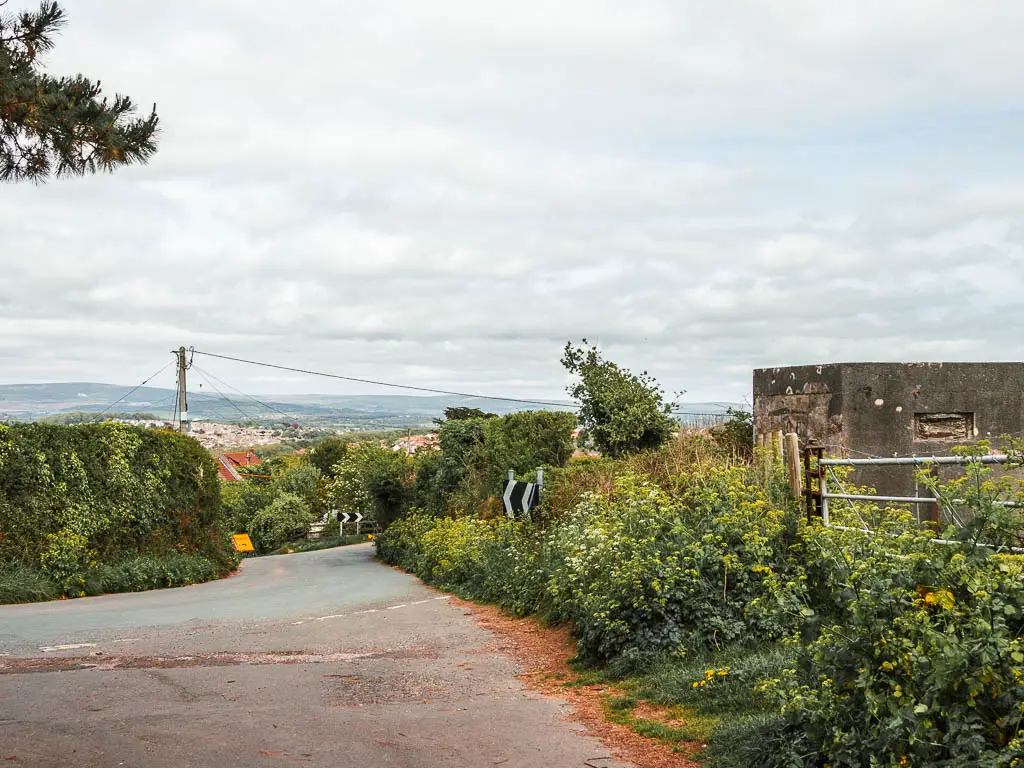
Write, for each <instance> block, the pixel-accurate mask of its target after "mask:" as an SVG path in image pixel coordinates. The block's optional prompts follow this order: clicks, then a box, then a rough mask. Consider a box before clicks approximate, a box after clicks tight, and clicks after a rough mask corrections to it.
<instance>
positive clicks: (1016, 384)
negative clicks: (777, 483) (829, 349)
mask: <svg viewBox="0 0 1024 768" xmlns="http://www.w3.org/2000/svg"><path fill="white" fill-rule="evenodd" d="M754 429H755V432H758V433H763V432H771V431H774V430H782V431H784V432H793V431H795V432H796V433H797V434H799V435H800V443H801V445H807V444H808V443H810V442H812V441H813V442H816V443H817V444H819V445H822V446H825V449H826V451H827V452H828V453H831V454H833V455H840V456H854V457H862V456H865V455H869V456H886V457H888V456H932V455H947V454H948V453H949V451H950V449H951V448H954V447H955V446H958V445H968V444H971V443H974V442H976V441H978V440H982V439H990V440H992V441H993V442H994V443H995V444H996V445H1000V444H1001V441H1000V437H1001V436H1002V435H1005V434H1018V435H1019V434H1020V433H1021V431H1022V430H1024V363H833V364H828V365H800V366H792V367H785V368H761V369H758V370H755V371H754ZM951 471H953V470H951ZM855 482H857V483H861V484H864V485H872V486H874V487H875V488H877V490H878V491H879V492H880V493H886V494H894V495H908V494H910V493H911V492H913V490H914V480H913V472H912V471H910V470H908V469H906V468H885V469H882V468H867V467H866V468H862V469H859V470H858V473H857V477H856V478H855Z"/></svg>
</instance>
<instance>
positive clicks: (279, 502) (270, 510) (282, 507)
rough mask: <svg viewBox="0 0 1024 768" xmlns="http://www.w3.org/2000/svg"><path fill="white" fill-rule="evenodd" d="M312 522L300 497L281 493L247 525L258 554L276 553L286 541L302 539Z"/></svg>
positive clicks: (311, 515)
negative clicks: (274, 550) (300, 537)
mask: <svg viewBox="0 0 1024 768" xmlns="http://www.w3.org/2000/svg"><path fill="white" fill-rule="evenodd" d="M315 519H316V516H315V515H314V514H313V510H312V509H311V508H310V506H309V504H308V503H307V502H306V501H305V499H303V498H302V497H301V496H297V495H296V494H294V493H281V494H280V495H278V496H277V497H276V498H275V499H274V500H273V501H272V502H270V504H268V505H267V506H266V507H264V508H263V509H261V510H260V511H259V512H257V513H256V514H255V515H253V518H252V520H250V521H249V533H250V535H251V536H252V541H253V544H254V545H255V546H256V549H257V550H259V551H260V552H269V551H270V550H272V549H277V548H278V547H280V546H281V545H282V544H284V543H285V542H286V541H290V540H291V539H294V538H296V537H298V536H301V535H304V534H305V533H306V530H307V529H308V528H309V524H310V523H312V522H313V521H314V520H315Z"/></svg>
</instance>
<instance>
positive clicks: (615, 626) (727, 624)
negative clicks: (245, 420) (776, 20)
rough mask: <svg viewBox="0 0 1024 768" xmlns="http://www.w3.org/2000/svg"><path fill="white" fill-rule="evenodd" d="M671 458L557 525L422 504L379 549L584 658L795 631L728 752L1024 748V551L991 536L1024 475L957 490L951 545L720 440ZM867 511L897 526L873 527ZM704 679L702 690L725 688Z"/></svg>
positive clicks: (849, 758) (977, 760) (712, 649)
mask: <svg viewBox="0 0 1024 768" xmlns="http://www.w3.org/2000/svg"><path fill="white" fill-rule="evenodd" d="M667 458H669V454H667V453H664V452H662V453H657V454H652V455H651V457H650V460H649V461H647V462H646V463H647V464H648V465H649V466H650V467H651V468H652V472H651V473H650V474H648V475H643V474H630V473H628V472H627V473H624V474H620V475H617V476H615V475H614V473H612V476H610V477H608V478H605V476H604V474H601V473H599V475H600V478H601V479H602V483H603V482H604V479H607V480H608V481H609V482H610V484H611V487H607V486H603V485H602V490H600V491H592V492H589V493H582V494H581V495H580V497H579V498H580V499H581V500H580V501H578V502H577V503H576V504H575V506H574V507H573V508H572V509H571V510H568V511H565V512H563V513H562V514H560V515H559V516H558V517H555V518H553V519H551V518H549V519H548V521H547V523H546V527H544V526H541V527H531V526H526V525H523V524H521V523H515V522H510V521H507V520H486V519H480V518H477V517H457V518H433V517H430V516H427V515H418V514H414V515H411V516H408V517H406V518H404V519H401V520H399V521H397V522H395V523H394V524H393V525H392V526H391V527H390V528H388V529H387V530H386V531H385V532H383V533H382V534H381V535H380V536H379V537H378V539H377V545H378V552H379V555H380V557H381V559H383V560H384V561H385V562H389V563H392V564H395V565H399V566H401V567H403V568H405V569H406V570H410V571H412V572H414V573H416V574H418V575H419V576H420V577H422V578H423V579H424V580H425V581H428V582H430V583H432V584H436V585H438V586H441V587H443V588H445V589H449V590H451V591H455V592H458V593H460V594H462V595H464V596H467V597H470V598H475V599H479V600H484V601H488V602H493V603H497V604H499V605H501V606H503V607H505V608H507V609H509V610H512V611H515V612H518V613H533V614H538V615H541V616H544V617H547V618H550V619H555V620H562V621H567V622H569V623H571V625H572V626H573V629H574V631H575V633H576V635H577V637H578V638H579V651H580V654H581V656H582V657H583V658H584V659H586V660H589V661H592V662H596V663H602V664H610V665H611V667H612V669H611V671H612V673H613V674H620V673H636V672H646V671H649V670H651V669H653V668H654V667H655V666H656V665H664V664H666V663H673V662H672V660H673V659H674V660H676V663H678V660H679V659H680V658H681V657H682V658H683V659H684V664H685V663H687V662H689V661H690V660H691V659H694V658H698V659H702V660H703V659H705V658H707V659H708V667H709V668H711V667H714V668H716V669H719V668H724V667H727V666H732V663H731V662H729V661H726V662H724V663H715V662H714V661H713V660H714V657H715V655H716V654H719V655H721V654H724V658H726V659H729V658H733V657H735V656H736V654H740V656H742V654H743V652H744V649H749V648H754V649H755V650H756V652H757V653H762V655H764V653H766V652H767V651H766V650H765V649H772V648H774V647H776V646H778V645H779V643H780V642H781V643H782V644H783V645H784V647H786V648H787V649H789V650H788V658H787V660H786V663H785V665H784V666H783V667H782V668H779V664H778V663H777V659H776V660H775V661H773V662H772V664H771V665H762V666H764V667H765V672H764V674H765V679H762V680H753V679H748V681H747V684H748V685H750V686H751V687H750V688H749V689H748V690H749V697H748V698H749V700H750V701H752V702H755V706H756V707H757V708H759V709H760V711H759V712H757V713H755V714H754V715H753V716H751V717H746V718H739V717H729V718H726V717H723V719H722V730H721V731H720V732H716V735H715V736H713V738H712V743H711V753H710V755H712V756H713V761H714V762H713V765H715V766H719V767H724V766H729V768H739V766H749V765H756V766H761V767H763V768H772V767H778V768H783V767H786V768H790V767H795V766H808V767H813V768H825V767H826V766H831V767H832V768H839V767H840V766H842V767H843V768H858V767H859V766H891V767H893V768H907V767H908V766H949V767H950V768H953V766H965V767H966V766H1007V768H1009V767H1010V766H1017V767H1018V768H1019V766H1022V765H1024V737H1022V736H1021V727H1022V726H1024V559H1022V558H1019V557H1013V556H1005V555H995V554H993V553H992V551H991V549H990V548H988V547H985V546H979V545H977V544H976V542H978V541H984V542H997V543H998V542H1001V541H1002V538H1003V536H1004V534H1005V532H1006V531H1007V530H1010V529H1013V530H1015V531H1020V529H1021V521H1020V519H1019V516H1018V514H1017V511H1016V510H1015V509H1014V508H1008V507H1005V506H1002V505H1001V504H999V503H997V502H1000V501H1006V500H1007V499H1008V498H1010V497H1011V496H1010V494H1013V493H1016V490H1017V487H1016V486H1014V487H1009V486H1007V487H1005V488H1004V487H1002V486H1001V485H1000V484H999V483H996V482H994V481H992V480H991V471H990V470H988V469H984V468H981V467H980V465H978V466H973V467H970V468H969V474H968V481H957V482H955V483H953V484H951V485H950V487H949V488H948V489H945V491H948V492H949V493H955V494H956V497H957V498H964V499H967V500H968V502H969V505H970V507H971V510H972V512H973V515H972V516H971V519H970V520H969V522H968V523H967V525H966V527H964V528H963V529H961V530H953V529H950V530H947V531H944V532H943V533H942V535H943V537H944V538H946V539H954V538H958V539H960V540H959V541H957V542H955V543H953V544H952V545H944V544H940V543H937V542H935V541H933V540H932V539H931V536H933V535H934V534H933V533H929V532H926V531H922V530H921V529H920V527H919V526H918V524H917V522H916V520H914V519H913V518H912V517H911V516H910V515H908V514H907V513H906V511H905V510H903V511H899V510H884V509H879V508H877V507H871V506H870V505H862V507H861V508H859V509H858V510H857V511H856V512H849V511H847V510H845V509H842V508H838V509H835V510H834V511H833V518H834V520H835V521H836V522H838V523H845V524H846V525H847V526H849V528H848V529H847V530H839V529H834V528H833V529H825V528H823V527H822V526H820V525H819V524H817V523H815V524H810V525H809V524H807V523H806V522H805V521H804V520H803V519H802V514H801V513H799V512H798V511H797V510H796V509H795V507H794V505H791V504H790V503H789V502H786V501H784V500H783V499H781V498H778V497H772V494H771V493H768V492H766V491H764V490H763V489H762V488H761V487H760V484H759V483H758V479H757V473H756V472H755V471H754V469H753V467H752V466H743V465H739V466H737V465H732V464H730V463H729V462H728V461H723V460H722V459H721V458H719V459H715V458H713V457H708V456H706V455H705V456H702V457H700V458H699V461H695V462H694V463H684V464H680V465H676V466H675V468H674V469H672V470H671V474H669V473H668V472H667V471H664V467H666V466H668V464H669V462H667V461H666V459H667ZM634 465H636V466H639V464H638V463H637V462H634ZM659 467H660V468H662V469H658V468H659ZM655 470H657V472H661V474H657V473H656V472H655ZM577 479H578V478H577ZM655 479H656V480H657V481H658V482H657V483H656V482H654V480H655ZM574 487H575V485H574ZM940 490H943V489H940ZM565 495H566V497H567V498H568V497H569V496H570V495H571V494H565ZM844 516H846V517H845V518H844ZM862 517H865V518H867V519H872V520H873V522H872V525H874V526H875V527H876V528H879V529H880V532H879V533H878V534H875V535H872V534H870V533H866V532H864V531H861V530H857V529H856V528H855V527H854V526H856V525H858V524H862V523H858V520H860V519H861V518H862ZM846 518H848V519H846ZM772 653H774V652H772ZM769 655H771V654H769ZM773 658H774V657H773ZM755 666H756V665H755ZM773 667H774V670H773V669H772V668H773ZM691 672H692V670H691ZM716 674H717V673H716ZM748 677H749V676H748ZM717 680H718V677H715V681H717ZM684 682H685V681H684ZM689 684H690V685H691V688H690V691H689V692H687V696H688V697H690V698H691V699H692V697H704V696H705V695H706V696H708V697H713V696H714V695H715V691H716V690H717V688H718V685H717V682H715V683H714V684H710V683H708V682H707V681H702V680H701V679H700V678H697V679H694V680H692V681H690V682H689ZM731 685H735V682H733V683H731ZM676 687H679V686H678V685H677V686H676ZM734 694H736V691H732V692H731V693H730V695H734ZM662 703H665V702H662ZM679 703H684V704H687V705H692V704H693V701H692V700H690V701H687V700H685V699H683V700H680V701H679ZM710 703H711V704H712V706H711V707H709V708H710V709H713V702H710Z"/></svg>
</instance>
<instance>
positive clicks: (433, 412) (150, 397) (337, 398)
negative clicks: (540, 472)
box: [0, 382, 740, 429]
mask: <svg viewBox="0 0 1024 768" xmlns="http://www.w3.org/2000/svg"><path fill="white" fill-rule="evenodd" d="M131 389H132V388H131V387H130V386H118V385H115V384H97V383H95V382H59V383H52V384H4V385H0V420H4V419H14V420H33V419H37V418H40V417H42V416H48V415H52V414H59V413H69V412H71V411H87V412H89V411H93V412H95V411H102V410H103V409H105V408H107V407H108V406H110V405H111V404H112V403H114V402H116V401H117V400H119V399H120V398H122V397H124V396H125V395H126V394H127V393H128V392H130V391H131ZM225 395H227V397H224V396H223V395H221V394H218V393H216V392H211V391H208V390H207V387H202V388H198V387H197V388H196V389H192V390H190V391H189V394H188V399H189V415H190V416H191V417H192V419H207V420H219V421H245V420H248V419H252V420H264V421H265V420H274V421H292V422H296V423H300V424H303V423H315V424H320V425H328V424H330V425H335V426H339V427H351V428H356V429H359V428H363V429H379V428H391V427H397V428H406V427H413V426H421V425H426V424H429V423H430V422H431V421H432V420H433V419H435V418H439V417H440V416H441V415H442V413H443V411H444V409H445V408H449V407H453V406H461V407H466V408H479V409H480V410H483V411H488V412H490V413H497V414H499V415H501V414H505V413H512V412H514V411H521V410H525V409H547V410H561V409H562V408H564V409H566V410H568V409H570V408H571V407H572V404H571V403H570V402H568V401H567V402H566V403H565V404H564V406H550V407H549V406H538V405H531V404H529V403H516V402H510V401H505V400H491V399H488V398H479V397H455V396H448V395H431V396H417V395H318V394H310V395H258V396H254V398H253V399H251V398H248V397H246V396H243V395H236V394H234V393H229V392H225ZM257 400H258V401H259V402H256V401H257ZM174 401H175V391H174V390H173V389H163V388H158V387H140V388H139V389H138V390H136V391H135V392H132V394H131V395H130V396H128V397H126V398H125V399H124V400H121V402H118V403H117V405H116V406H113V408H112V409H111V410H113V411H118V412H136V411H145V412H149V413H153V414H156V415H157V416H160V417H162V418H168V419H169V418H170V417H171V414H172V412H173V410H174ZM556 402H557V401H556ZM729 406H733V407H740V406H739V405H738V404H736V403H686V404H683V405H681V406H680V410H682V411H685V412H690V413H722V412H724V411H725V409H726V408H727V407H729Z"/></svg>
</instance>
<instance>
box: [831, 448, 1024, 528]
mask: <svg viewBox="0 0 1024 768" xmlns="http://www.w3.org/2000/svg"><path fill="white" fill-rule="evenodd" d="M1008 460H1009V457H1008V456H1006V455H1005V454H991V455H987V456H902V457H894V458H871V459H826V458H823V457H822V458H819V459H818V468H819V469H818V483H819V488H820V494H819V497H820V499H821V519H822V522H824V523H825V525H826V526H827V525H829V523H830V521H829V501H830V500H831V499H842V500H846V501H885V502H891V503H895V504H934V505H936V506H941V504H942V499H939V498H935V497H934V496H872V495H870V494H864V493H831V492H829V475H830V474H831V475H832V479H833V480H835V481H836V483H837V485H839V486H840V488H841V487H842V484H841V483H839V481H838V480H837V479H836V478H835V475H834V474H833V473H832V472H831V467H887V466H944V465H954V466H967V465H970V464H1005V463H1006V462H1007V461H1008ZM958 501H960V500H959V499H954V500H953V502H954V503H956V502H958ZM1001 503H1002V504H1003V505H1004V506H1015V504H1014V503H1013V502H1001Z"/></svg>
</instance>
